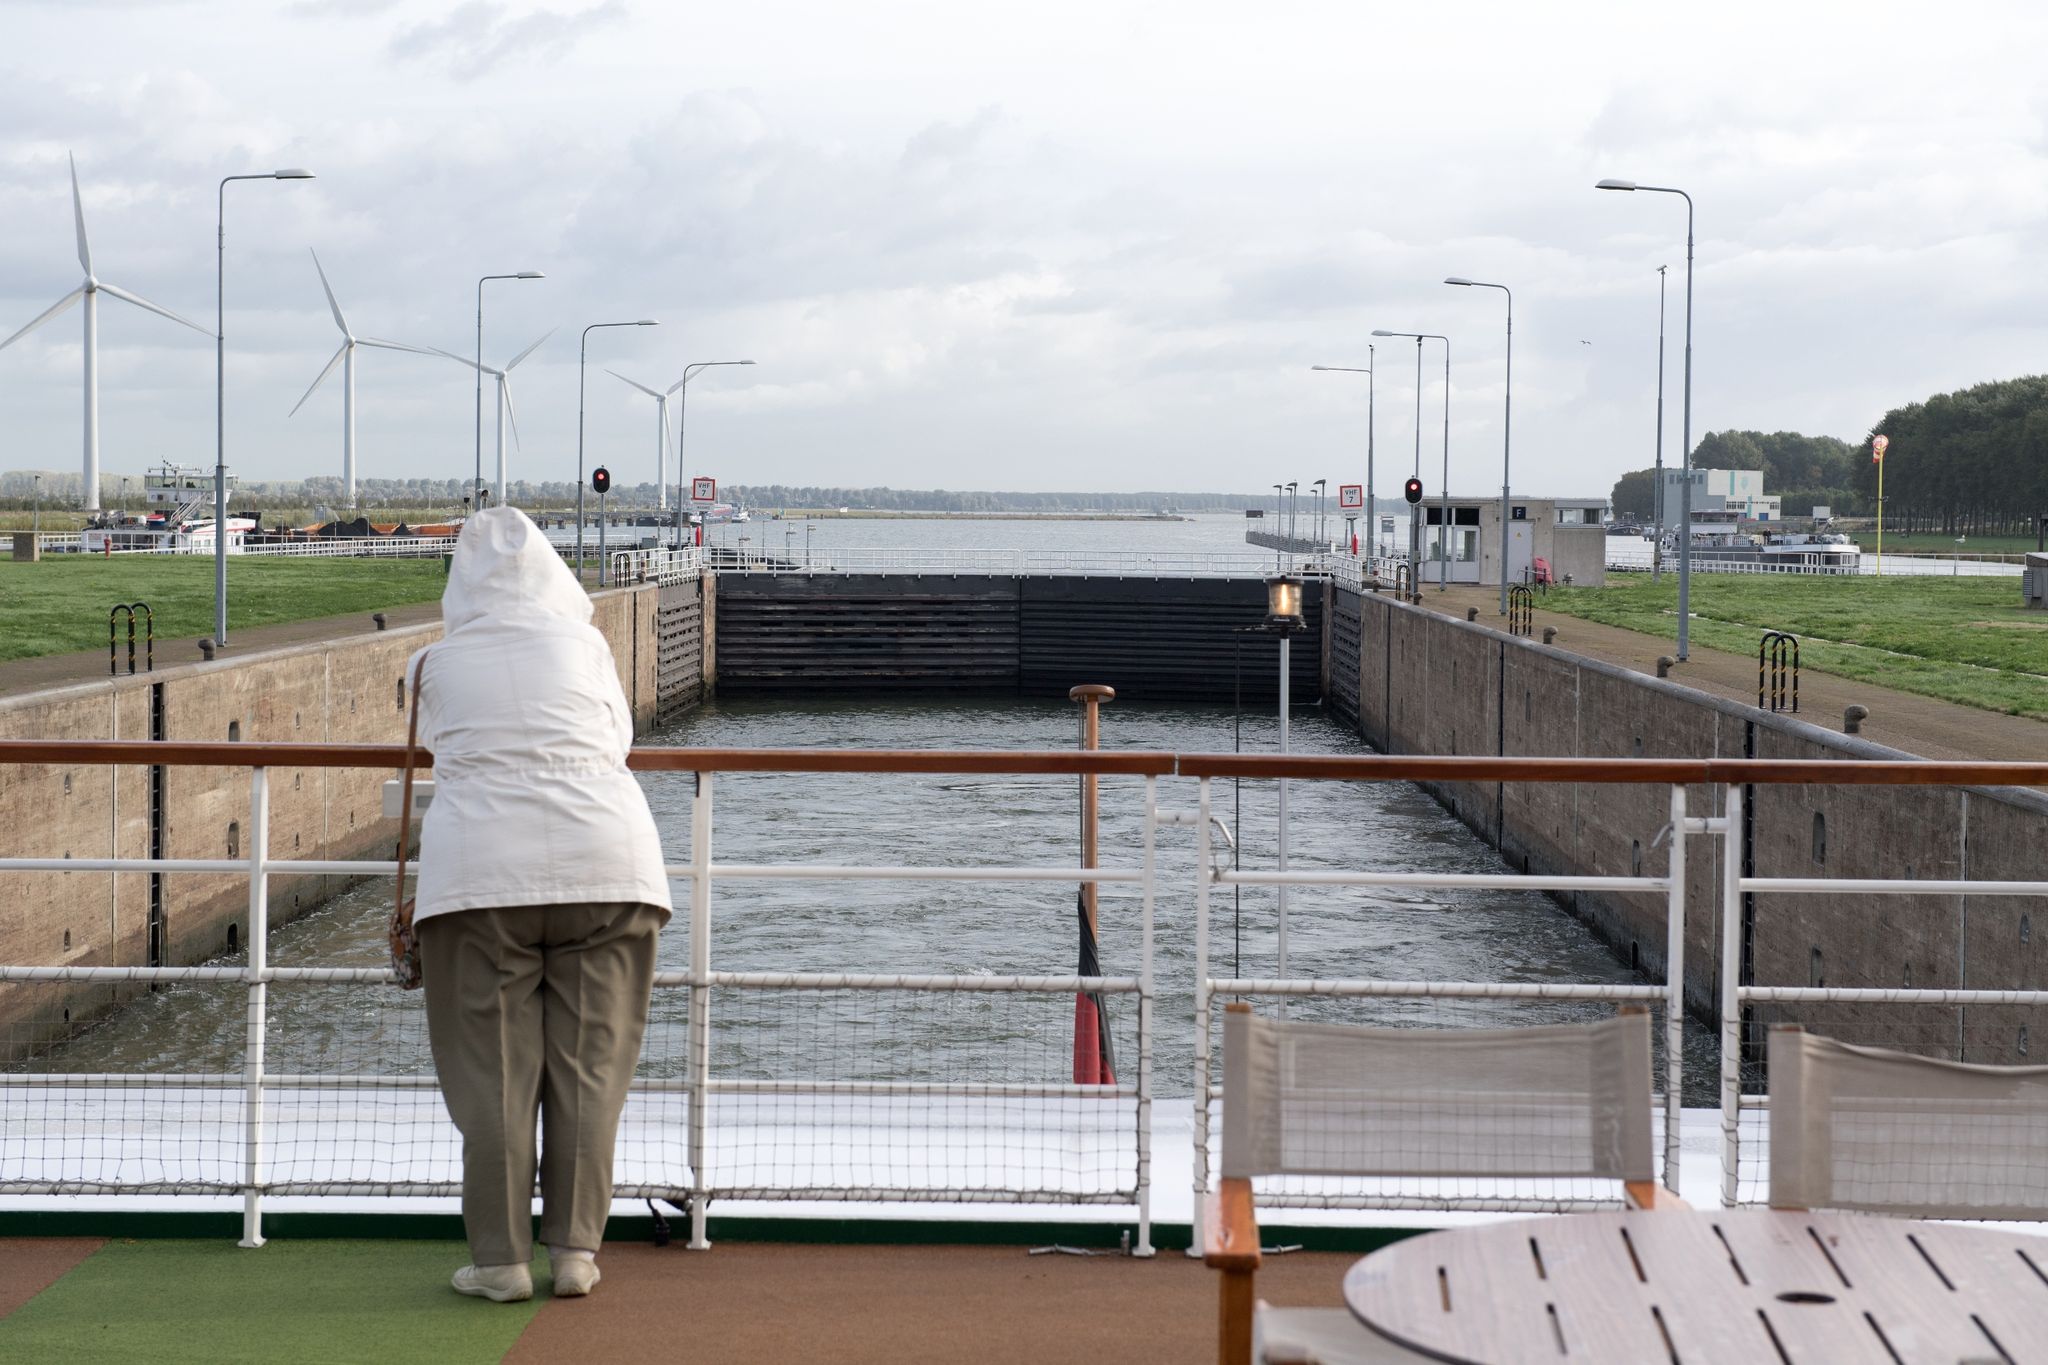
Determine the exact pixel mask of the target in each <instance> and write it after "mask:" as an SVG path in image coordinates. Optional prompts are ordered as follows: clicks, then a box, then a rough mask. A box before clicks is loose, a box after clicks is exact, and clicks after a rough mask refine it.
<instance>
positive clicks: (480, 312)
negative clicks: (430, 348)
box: [472, 270, 547, 509]
mask: <svg viewBox="0 0 2048 1365" xmlns="http://www.w3.org/2000/svg"><path fill="white" fill-rule="evenodd" d="M546 278H547V276H545V275H543V274H541V273H540V272H539V271H538V270H521V271H518V272H517V273H515V274H511V275H485V276H484V277H483V279H480V280H478V281H477V282H476V482H475V483H474V484H473V485H472V491H473V492H474V493H475V496H476V506H477V507H478V508H479V509H481V508H482V507H483V505H484V494H483V488H484V281H485V280H544V279H546ZM502 491H503V490H502V489H501V490H500V492H502Z"/></svg>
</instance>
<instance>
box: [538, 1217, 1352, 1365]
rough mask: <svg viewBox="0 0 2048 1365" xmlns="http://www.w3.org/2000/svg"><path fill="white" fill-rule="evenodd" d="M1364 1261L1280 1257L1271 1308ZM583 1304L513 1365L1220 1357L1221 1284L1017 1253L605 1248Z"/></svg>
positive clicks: (1131, 1266)
mask: <svg viewBox="0 0 2048 1365" xmlns="http://www.w3.org/2000/svg"><path fill="white" fill-rule="evenodd" d="M1356 1260H1357V1257H1356V1256H1352V1255H1345V1254H1335V1253H1313V1252H1296V1253H1293V1254H1291V1255H1286V1256H1274V1257H1269V1258H1268V1259H1267V1261H1266V1268H1265V1269H1264V1270H1262V1271H1261V1272H1260V1275H1259V1285H1258V1292H1259V1296H1260V1297H1261V1298H1264V1299H1266V1300H1268V1301H1270V1302H1272V1303H1276V1304H1284V1305H1290V1306H1292V1305H1299V1306H1327V1307H1338V1306H1341V1305H1342V1303H1343V1301H1344V1300H1343V1294H1342V1281H1343V1277H1344V1271H1345V1270H1346V1269H1347V1268H1349V1267H1350V1266H1351V1264H1352V1263H1353V1262H1354V1261H1356ZM598 1264H599V1265H600V1267H601V1268H602V1269H603V1271H604V1280H603V1282H602V1283H600V1284H599V1285H598V1287H597V1290H596V1292H595V1293H593V1294H592V1295H591V1296H590V1297H589V1298H587V1299H559V1300H553V1301H550V1302H549V1303H548V1304H547V1305H546V1306H544V1307H543V1308H542V1309H541V1311H540V1313H539V1314H538V1315H537V1316H536V1317H535V1318H534V1320H533V1323H532V1324H531V1325H530V1326H529V1327H528V1328H527V1329H526V1332H525V1334H524V1335H523V1336H521V1337H520V1339H519V1343H518V1345H516V1346H515V1347H514V1348H513V1349H512V1351H511V1352H510V1353H509V1354H508V1355H507V1356H506V1357H505V1358H506V1360H507V1361H508V1362H522V1365H542V1362H555V1361H563V1360H578V1361H613V1360H617V1361H633V1362H644V1361H650V1360H685V1361H687V1360H731V1361H770V1360H777V1361H780V1360H831V1361H846V1362H865V1361H877V1362H879V1361H889V1362H901V1361H908V1360H961V1361H970V1360H971V1361H987V1362H1006V1361H1016V1362H1020V1365H1024V1363H1026V1362H1028V1365H1063V1363H1064V1362H1070V1361H1071V1362H1074V1365H1103V1362H1106V1361H1114V1362H1118V1365H1134V1363H1135V1362H1145V1361H1174V1362H1187V1361H1197V1360H1206V1359H1213V1358H1214V1356H1215V1351H1216V1275H1215V1273H1214V1272H1213V1271H1211V1270H1209V1269H1207V1268H1206V1267H1204V1266H1203V1265H1202V1263H1201V1262H1200V1261H1197V1260H1191V1259H1189V1258H1188V1257H1187V1256H1186V1255H1185V1254H1183V1253H1181V1252H1178V1251H1162V1252H1160V1253H1159V1255H1158V1256H1157V1257H1154V1258H1153V1259H1151V1260H1142V1261H1141V1260H1135V1259H1129V1258H1125V1257H1117V1256H1098V1257H1087V1258H1082V1257H1072V1256H1030V1255H1027V1254H1026V1253H1025V1251H1024V1249H1023V1248H1021V1247H904V1246H876V1247H868V1246H804V1245H785V1244H768V1243H744V1242H721V1243H719V1244H718V1245H716V1246H715V1247H713V1248H712V1249H711V1250H710V1251H709V1252H690V1251H685V1250H683V1249H682V1248H681V1247H680V1246H670V1247H664V1248H656V1247H652V1246H645V1245H634V1244H622V1245H612V1246H608V1247H606V1248H605V1250H604V1253H603V1255H602V1256H601V1257H600V1258H599V1261H598Z"/></svg>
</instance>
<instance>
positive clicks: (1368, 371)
mask: <svg viewBox="0 0 2048 1365" xmlns="http://www.w3.org/2000/svg"><path fill="white" fill-rule="evenodd" d="M1365 358H1366V360H1367V362H1368V363H1367V364H1366V365H1364V366H1363V367H1360V366H1357V365H1311V366H1309V368H1310V369H1311V370H1324V371H1327V372H1329V373H1332V374H1362V375H1364V376H1365V543H1366V559H1367V560H1368V561H1369V560H1371V558H1372V544H1373V538H1374V537H1375V536H1377V535H1378V534H1379V523H1378V522H1377V521H1375V520H1374V519H1373V496H1372V477H1373V468H1372V455H1373V451H1372V445H1373V440H1372V437H1373V425H1374V424H1373V392H1372V391H1373V387H1374V377H1373V372H1372V367H1373V364H1374V363H1377V360H1378V357H1377V356H1376V354H1375V353H1374V349H1373V348H1372V347H1371V346H1367V347H1366V348H1365Z"/></svg>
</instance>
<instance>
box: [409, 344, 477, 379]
mask: <svg viewBox="0 0 2048 1365" xmlns="http://www.w3.org/2000/svg"><path fill="white" fill-rule="evenodd" d="M405 349H411V348H410V347H407V348H405ZM426 354H428V355H439V356H446V357H448V359H450V360H452V361H454V362H455V363H456V364H458V365H467V366H469V368H471V369H472V370H482V371H483V372H484V373H485V374H496V373H497V371H496V370H494V369H492V368H491V367H490V366H488V365H479V364H477V363H476V362H475V361H474V360H471V359H470V358H469V357H468V356H466V355H457V354H455V352H453V351H444V350H442V349H441V348H440V347H439V346H429V347H427V348H426Z"/></svg>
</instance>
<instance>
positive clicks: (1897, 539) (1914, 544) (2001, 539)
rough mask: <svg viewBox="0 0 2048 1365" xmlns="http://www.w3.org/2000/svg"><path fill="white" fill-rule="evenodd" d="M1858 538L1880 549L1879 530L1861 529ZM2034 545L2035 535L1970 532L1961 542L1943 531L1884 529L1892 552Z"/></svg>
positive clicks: (2000, 550)
mask: <svg viewBox="0 0 2048 1365" xmlns="http://www.w3.org/2000/svg"><path fill="white" fill-rule="evenodd" d="M1855 541H1856V543H1857V544H1858V545H1860V546H1862V547H1863V548H1864V549H1865V550H1866V551H1869V552H1871V553H1876V551H1877V532H1876V531H1871V530H1866V531H1858V532H1856V533H1855ZM2034 548H2035V544H2034V537H2032V536H1970V537H1968V538H1966V539H1965V540H1964V541H1963V543H1962V544H1960V545H1958V544H1956V538H1955V537H1954V536H1949V535H1943V534H1942V533H1941V532H1939V531H1920V532H1916V533H1915V534H1913V535H1902V534H1900V533H1899V532H1897V531H1893V530H1890V529H1887V530H1886V531H1885V533H1884V552H1885V553H1886V554H1888V555H1908V554H1912V555H1953V554H1965V555H2023V554H2026V553H2027V552H2028V551H2030V550H2032V549H2034Z"/></svg>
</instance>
